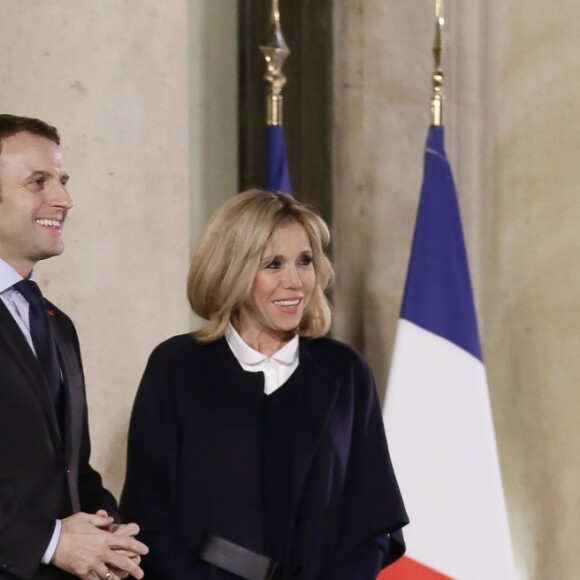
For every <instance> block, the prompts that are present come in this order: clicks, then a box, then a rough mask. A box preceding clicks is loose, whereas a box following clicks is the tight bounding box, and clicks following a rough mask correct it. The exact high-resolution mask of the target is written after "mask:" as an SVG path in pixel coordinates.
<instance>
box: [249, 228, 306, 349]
mask: <svg viewBox="0 0 580 580" xmlns="http://www.w3.org/2000/svg"><path fill="white" fill-rule="evenodd" d="M315 284H316V278H315V274H314V265H313V263H312V247H311V245H310V240H309V238H308V234H307V233H306V230H305V229H304V226H302V225H301V224H299V223H297V222H292V223H289V224H288V225H285V226H283V227H281V228H278V229H277V230H276V231H274V233H273V234H272V236H271V238H270V240H269V241H268V243H267V244H266V246H265V248H264V250H263V252H262V256H261V258H260V265H259V267H258V272H257V273H256V276H255V277H254V281H253V283H252V291H251V294H250V299H249V301H248V302H247V303H246V304H244V305H243V306H242V307H241V308H240V312H239V318H238V325H239V329H238V332H239V333H240V335H241V336H242V338H244V340H245V341H246V342H247V343H248V344H249V345H250V346H254V344H253V343H255V339H256V338H257V337H259V336H260V335H263V334H266V335H268V336H270V337H272V338H274V339H276V340H278V341H280V342H282V343H283V342H287V341H288V340H290V339H291V338H292V336H293V335H294V333H295V331H296V329H297V328H298V326H299V325H300V321H301V320H302V316H303V314H304V309H305V308H306V305H307V304H308V301H309V300H310V297H311V296H312V292H313V291H314V288H315ZM254 348H255V346H254Z"/></svg>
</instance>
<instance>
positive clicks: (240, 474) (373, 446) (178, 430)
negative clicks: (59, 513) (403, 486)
mask: <svg viewBox="0 0 580 580" xmlns="http://www.w3.org/2000/svg"><path fill="white" fill-rule="evenodd" d="M299 353H300V354H299V356H300V373H301V377H302V378H303V380H304V381H305V383H306V385H307V387H308V388H306V389H301V392H302V393H304V394H303V395H302V396H303V400H302V401H301V404H302V410H303V412H302V414H301V421H300V424H299V425H298V426H297V437H296V443H295V449H294V456H293V458H289V461H293V471H292V478H293V479H292V485H291V490H292V491H291V494H290V497H289V498H288V501H289V502H290V504H289V505H290V514H291V518H290V522H291V523H290V526H291V529H290V530H289V534H288V537H289V542H288V543H289V545H288V555H287V558H286V561H285V562H283V565H284V570H285V577H299V578H303V579H309V580H315V579H316V580H321V579H324V578H329V579H331V578H332V579H333V580H339V579H344V580H347V579H348V580H355V579H357V578H360V580H371V578H374V576H375V575H376V570H378V568H380V567H382V566H385V565H387V564H389V563H390V562H392V561H394V560H395V559H397V558H398V557H399V556H401V555H402V554H403V552H404V542H403V538H402V534H401V531H400V529H401V528H402V526H404V525H405V524H406V523H407V515H406V513H405V509H404V506H403V502H402V500H401V495H400V493H399V488H398V485H397V482H396V479H395V476H394V473H393V469H392V466H391V461H390V458H389V454H388V450H387V444H386V438H385V433H384V427H383V420H382V415H381V410H380V405H379V402H378V399H377V395H376V389H375V384H374V380H373V377H372V373H371V371H370V369H369V367H368V364H367V363H366V361H365V360H364V359H363V358H362V357H361V356H360V355H359V354H357V353H356V352H355V351H354V350H352V349H351V348H349V347H348V346H346V345H344V344H342V343H340V342H338V341H335V340H332V339H329V338H322V339H315V340H310V339H301V340H300V351H299ZM263 388H264V379H263V374H262V373H250V372H245V371H243V370H242V369H241V367H240V365H239V363H238V362H237V360H236V359H235V357H234V355H233V353H232V352H231V350H230V348H229V346H228V345H227V342H226V341H225V339H223V338H222V339H220V340H218V341H216V342H214V343H211V344H209V345H200V344H198V343H197V342H196V341H195V339H194V338H193V337H192V336H191V335H182V336H177V337H174V338H172V339H170V340H168V341H166V342H164V343H162V344H161V345H160V346H158V347H157V348H156V349H155V350H154V352H153V353H152V355H151V357H150V359H149V362H148V365H147V368H146V370H145V374H144V376H143V380H142V382H141V385H140V387H139V391H138V393H137V397H136V400H135V406H134V409H133V414H132V417H131V424H130V429H129V447H128V457H127V478H126V481H125V487H124V490H123V494H122V498H121V508H120V509H121V513H122V515H123V516H124V517H126V518H128V519H129V520H131V521H136V522H137V523H138V524H139V525H140V526H141V530H142V533H141V535H140V538H141V539H142V540H143V541H144V542H145V543H147V544H148V545H149V547H150V549H151V552H150V555H149V556H147V557H145V558H144V559H143V566H144V568H145V570H146V572H147V578H148V579H149V580H192V579H200V580H201V579H212V580H225V579H231V578H234V576H232V575H231V574H229V573H227V572H223V571H220V570H218V569H217V568H214V567H211V566H209V565H208V564H205V563H204V562H202V561H201V560H200V559H199V557H198V554H199V550H200V546H201V545H202V543H203V541H204V540H205V538H206V537H207V536H208V535H209V534H217V535H219V536H222V537H224V538H226V539H228V540H230V541H232V542H235V543H238V544H241V545H243V546H245V547H247V548H249V549H251V550H254V551H256V552H260V553H263V552H264V549H263V544H264V541H263V521H262V492H261V481H262V478H261V466H260V457H261V454H260V425H261V417H260V413H261V405H262V397H263ZM386 532H388V533H389V534H390V541H389V542H388V549H387V550H386V552H385V553H384V556H383V553H382V552H381V554H380V556H381V559H382V560H383V561H382V562H379V565H378V567H374V566H372V565H371V568H374V571H373V572H365V569H366V568H368V563H366V562H363V561H362V559H364V557H365V556H364V554H365V550H366V548H365V546H366V545H367V544H368V543H369V542H373V541H374V539H375V538H377V537H379V539H380V536H381V534H385V533H386ZM384 537H386V536H384ZM369 574H370V575H369Z"/></svg>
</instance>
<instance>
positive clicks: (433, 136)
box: [401, 127, 483, 360]
mask: <svg viewBox="0 0 580 580" xmlns="http://www.w3.org/2000/svg"><path fill="white" fill-rule="evenodd" d="M444 138H445V133H444V129H443V127H431V128H430V129H429V135H428V137H427V146H426V150H425V172H424V177H423V187H422V189H421V199H420V201H419V210H418V213H417V222H416V224H415V233H414V237H413V246H412V250H411V259H410V262H409V270H408V273H407V282H406V285H405V296H404V299H403V306H402V309H401V318H404V319H405V320H408V321H409V322H413V323H414V324H417V325H418V326H421V327H422V328H424V329H426V330H428V331H430V332H433V333H435V334H437V335H439V336H442V337H443V338H446V339H447V340H450V341H451V342H453V343H455V344H456V345H457V346H459V347H461V348H463V349H465V350H466V351H467V352H470V353H471V354H472V355H474V356H476V357H477V358H479V359H480V360H483V357H482V353H481V345H480V342H479V333H478V330H477V319H476V314H475V306H474V302H473V292H472V288H471V280H470V277H469V267H468V264H467V254H466V251H465V241H464V238H463V230H462V227H461V217H460V214H459V205H458V202H457V195H456V193H455V185H454V183H453V175H452V174H451V168H450V166H449V162H448V160H447V156H446V154H445V139H444Z"/></svg>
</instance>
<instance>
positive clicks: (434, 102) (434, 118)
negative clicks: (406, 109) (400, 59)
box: [431, 0, 445, 127]
mask: <svg viewBox="0 0 580 580" xmlns="http://www.w3.org/2000/svg"><path fill="white" fill-rule="evenodd" d="M442 4H443V0H435V42H434V44H433V57H434V58H435V70H434V71H433V94H432V96H431V125H433V126H435V127H440V126H441V125H443V69H442V68H441V52H442V50H443V25H444V24H445V20H444V18H443V16H442V12H443V6H442Z"/></svg>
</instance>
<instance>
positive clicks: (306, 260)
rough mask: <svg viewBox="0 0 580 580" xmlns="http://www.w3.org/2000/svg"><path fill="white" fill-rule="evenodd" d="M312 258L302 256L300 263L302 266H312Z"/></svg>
mask: <svg viewBox="0 0 580 580" xmlns="http://www.w3.org/2000/svg"><path fill="white" fill-rule="evenodd" d="M312 262H313V260H312V256H302V258H300V262H298V263H299V264H300V265H301V266H310V264H312Z"/></svg>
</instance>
